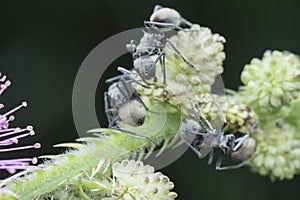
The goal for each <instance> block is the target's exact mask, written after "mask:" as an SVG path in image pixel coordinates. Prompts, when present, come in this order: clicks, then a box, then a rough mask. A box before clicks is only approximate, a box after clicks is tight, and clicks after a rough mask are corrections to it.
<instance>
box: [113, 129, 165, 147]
mask: <svg viewBox="0 0 300 200" xmlns="http://www.w3.org/2000/svg"><path fill="white" fill-rule="evenodd" d="M112 129H115V130H117V131H121V132H125V133H128V134H130V135H132V136H136V137H142V138H146V139H148V140H150V141H151V142H152V143H154V144H155V145H156V146H159V144H158V143H157V142H155V141H154V140H153V139H151V138H150V137H148V136H146V135H140V134H137V133H135V132H132V131H128V130H125V129H121V128H119V127H112Z"/></svg>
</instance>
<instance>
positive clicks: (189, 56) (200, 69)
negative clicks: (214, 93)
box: [133, 25, 225, 115]
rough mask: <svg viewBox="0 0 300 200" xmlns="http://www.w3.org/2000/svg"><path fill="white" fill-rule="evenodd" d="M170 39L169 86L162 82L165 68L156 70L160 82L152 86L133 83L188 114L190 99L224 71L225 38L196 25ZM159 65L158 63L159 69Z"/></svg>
mask: <svg viewBox="0 0 300 200" xmlns="http://www.w3.org/2000/svg"><path fill="white" fill-rule="evenodd" d="M169 41H170V42H167V43H166V46H165V48H164V51H165V53H166V58H165V60H166V76H167V77H166V79H167V83H166V85H165V84H163V74H162V71H161V70H157V71H156V73H157V74H156V75H157V78H158V81H157V82H151V84H152V85H151V88H150V89H148V88H144V87H142V86H140V85H138V84H133V87H134V88H135V89H136V90H137V91H138V92H139V93H140V94H141V95H142V96H148V97H150V98H153V99H157V100H160V101H164V102H168V103H170V104H171V105H173V106H177V107H179V108H180V109H181V110H182V111H183V113H184V114H186V115H188V113H189V112H190V101H191V100H193V101H194V100H195V98H197V96H199V95H201V94H203V93H209V92H210V91H211V86H212V85H213V84H214V82H215V78H216V77H217V76H218V75H220V74H221V73H222V72H223V67H222V64H223V61H224V59H225V53H224V52H223V49H224V45H223V43H224V42H225V39H224V37H222V36H220V35H219V34H213V33H212V32H211V30H210V29H209V28H204V27H200V26H199V25H193V26H192V27H191V29H189V30H188V31H179V32H178V33H177V34H176V35H174V36H172V37H171V38H169ZM171 44H172V45H174V46H175V47H176V48H177V49H178V50H179V52H180V53H181V55H182V56H183V58H184V59H185V60H186V61H187V62H188V63H187V62H186V61H185V60H184V59H183V58H182V57H181V56H180V55H179V54H178V52H176V51H175V50H174V48H173V47H172V45H171ZM189 64H191V65H192V66H191V65H189ZM160 67H161V66H159V64H158V63H157V68H158V69H159V68H160Z"/></svg>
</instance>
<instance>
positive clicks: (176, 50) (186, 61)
mask: <svg viewBox="0 0 300 200" xmlns="http://www.w3.org/2000/svg"><path fill="white" fill-rule="evenodd" d="M166 42H168V43H169V44H170V45H171V47H172V48H173V49H174V51H175V52H176V53H177V54H178V55H179V56H180V57H181V59H182V60H183V61H184V62H185V63H186V64H188V65H189V66H190V67H192V68H194V69H195V66H194V65H193V64H191V63H190V62H189V61H188V60H187V59H186V58H185V57H184V56H183V55H182V54H181V52H180V51H179V50H178V49H177V48H176V46H175V45H174V44H173V43H172V42H171V41H170V40H169V39H166Z"/></svg>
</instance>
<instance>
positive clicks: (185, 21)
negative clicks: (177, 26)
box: [180, 17, 193, 27]
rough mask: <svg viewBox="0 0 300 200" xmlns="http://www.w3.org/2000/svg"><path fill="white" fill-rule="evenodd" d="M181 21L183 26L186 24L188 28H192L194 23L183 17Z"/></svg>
mask: <svg viewBox="0 0 300 200" xmlns="http://www.w3.org/2000/svg"><path fill="white" fill-rule="evenodd" d="M180 21H181V24H184V25H186V26H188V27H192V26H193V23H192V22H190V21H188V20H187V19H185V18H183V17H181V19H180Z"/></svg>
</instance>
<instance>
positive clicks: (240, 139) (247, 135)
mask: <svg viewBox="0 0 300 200" xmlns="http://www.w3.org/2000/svg"><path fill="white" fill-rule="evenodd" d="M247 138H249V134H246V135H244V136H243V137H240V138H238V139H236V140H235V142H237V144H236V145H235V146H234V148H233V149H232V151H236V150H238V149H239V148H240V147H241V146H242V144H243V143H244V141H245V140H246V139H247Z"/></svg>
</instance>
